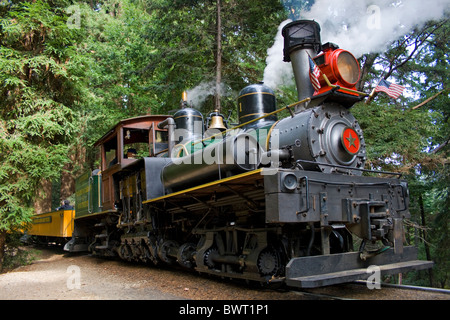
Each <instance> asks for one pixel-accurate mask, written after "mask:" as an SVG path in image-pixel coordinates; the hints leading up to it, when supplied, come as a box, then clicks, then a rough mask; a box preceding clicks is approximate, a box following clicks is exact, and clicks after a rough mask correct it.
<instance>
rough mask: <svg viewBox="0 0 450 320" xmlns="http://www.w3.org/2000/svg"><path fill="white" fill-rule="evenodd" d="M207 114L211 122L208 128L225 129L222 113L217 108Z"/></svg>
mask: <svg viewBox="0 0 450 320" xmlns="http://www.w3.org/2000/svg"><path fill="white" fill-rule="evenodd" d="M209 116H210V118H211V122H210V125H209V128H208V129H218V130H227V127H225V125H224V124H223V115H221V114H220V113H219V111H218V110H214V112H212V113H211V114H210V115H209Z"/></svg>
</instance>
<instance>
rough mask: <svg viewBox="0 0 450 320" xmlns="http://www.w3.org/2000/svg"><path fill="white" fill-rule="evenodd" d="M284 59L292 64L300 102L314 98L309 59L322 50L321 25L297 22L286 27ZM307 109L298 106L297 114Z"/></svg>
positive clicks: (283, 32)
mask: <svg viewBox="0 0 450 320" xmlns="http://www.w3.org/2000/svg"><path fill="white" fill-rule="evenodd" d="M282 34H283V37H284V50H283V53H284V58H283V60H284V61H286V62H289V61H291V62H292V69H293V71H294V77H295V83H296V85H297V93H298V100H299V101H300V100H303V99H306V98H309V97H312V96H313V94H314V88H313V86H312V85H311V80H310V79H309V58H308V56H311V58H313V57H315V56H316V55H317V54H318V53H319V52H320V51H321V50H322V45H321V42H320V25H319V24H318V23H317V22H315V21H313V20H297V21H294V22H291V23H289V24H287V25H286V26H284V28H283V30H282ZM304 108H305V106H304V105H298V106H297V107H296V110H295V111H296V112H299V111H301V110H303V109H304Z"/></svg>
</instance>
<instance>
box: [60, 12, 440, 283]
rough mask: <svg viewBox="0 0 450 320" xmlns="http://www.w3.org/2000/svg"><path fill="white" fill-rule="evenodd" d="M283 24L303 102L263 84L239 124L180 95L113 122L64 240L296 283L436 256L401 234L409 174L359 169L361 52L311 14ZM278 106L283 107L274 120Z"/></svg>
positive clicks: (243, 105)
mask: <svg viewBox="0 0 450 320" xmlns="http://www.w3.org/2000/svg"><path fill="white" fill-rule="evenodd" d="M283 35H284V37H285V48H284V55H285V60H286V61H292V66H293V69H294V74H295V79H296V84H297V89H298V97H299V101H298V102H296V103H294V104H292V105H290V106H287V107H285V108H281V109H277V108H276V99H275V95H274V92H273V91H272V90H271V89H270V88H268V87H267V86H265V85H264V84H262V83H259V84H254V85H250V86H248V87H246V88H244V89H243V90H242V91H241V93H240V94H239V98H238V106H237V107H238V115H239V124H238V125H237V126H235V127H233V128H227V127H226V126H225V125H224V124H223V116H222V115H221V114H219V113H218V112H213V113H212V114H211V115H210V116H209V117H208V118H207V119H204V118H203V115H202V114H201V113H200V112H198V111H197V110H195V109H193V108H189V107H187V106H185V105H184V106H183V108H181V109H180V110H178V111H177V112H176V113H175V114H174V115H173V116H143V117H138V118H133V119H127V120H123V121H121V122H120V123H119V124H118V125H117V126H116V127H115V128H114V129H112V130H111V131H110V132H108V133H107V134H106V135H105V136H104V137H102V138H101V139H100V140H99V141H98V142H97V143H96V146H98V147H99V148H100V150H101V158H102V168H101V171H98V170H96V171H95V172H92V173H91V172H88V173H87V174H86V175H84V176H82V177H81V178H80V179H78V182H77V192H76V195H77V199H76V217H75V229H74V232H73V237H72V239H71V241H70V242H68V243H67V245H66V246H65V249H66V250H68V251H82V250H88V251H90V252H92V253H94V254H97V255H104V256H116V255H117V256H119V257H121V258H122V259H125V260H130V261H144V262H149V263H153V264H161V263H163V264H164V263H165V264H179V265H181V266H183V267H185V268H188V269H193V270H196V271H199V272H201V273H208V274H215V275H219V276H223V277H227V278H239V279H245V280H254V281H259V282H264V283H268V282H284V283H286V284H288V285H289V286H294V287H317V286H324V285H330V284H335V283H342V282H349V281H354V280H357V279H367V278H368V277H369V276H370V273H368V272H367V267H368V266H371V265H376V266H379V270H380V272H381V273H382V274H388V273H400V272H405V271H408V270H418V269H425V268H430V267H431V265H432V262H429V261H420V260H417V249H416V248H414V247H411V246H404V245H403V236H404V231H403V220H404V219H405V218H408V217H409V211H408V200H409V199H408V187H407V184H406V182H405V181H403V180H401V179H399V178H398V176H397V175H395V174H392V175H388V176H387V177H386V174H381V173H379V172H372V176H369V175H363V173H364V172H366V171H368V170H365V169H364V163H365V160H366V149H365V141H364V137H363V133H362V130H361V128H360V126H359V124H358V121H357V120H356V119H355V118H354V116H353V115H352V114H351V113H350V108H351V107H352V106H353V105H354V104H355V103H356V102H358V101H360V100H362V99H363V97H364V95H363V94H361V93H359V92H357V91H356V90H355V88H354V86H355V84H356V82H357V81H358V79H359V73H360V70H359V65H358V62H357V60H356V59H355V58H354V57H353V56H352V55H351V53H349V52H348V51H345V50H342V49H339V48H338V47H337V46H336V45H334V44H330V43H328V44H324V45H322V44H321V41H320V26H319V25H318V24H317V23H316V22H314V21H305V20H300V21H295V22H292V23H290V24H288V25H286V26H285V27H284V29H283ZM311 59H312V60H311ZM312 61H314V63H315V64H317V65H318V67H319V68H320V70H321V76H320V77H319V81H320V84H321V88H320V90H317V91H315V90H314V88H313V87H312V85H311V80H310V78H309V69H310V65H311V62H312ZM282 110H287V111H289V114H290V115H289V116H287V117H285V118H283V119H278V114H279V112H280V111H282ZM205 120H206V122H207V123H208V124H209V126H208V127H207V128H206V129H207V130H204V129H205ZM135 153H137V154H138V156H139V155H141V157H137V158H135Z"/></svg>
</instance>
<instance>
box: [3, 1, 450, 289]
mask: <svg viewBox="0 0 450 320" xmlns="http://www.w3.org/2000/svg"><path fill="white" fill-rule="evenodd" d="M349 3H350V1H347V2H342V3H341V4H340V5H339V6H337V5H336V4H334V5H333V2H332V1H328V0H316V1H313V0H309V1H308V0H254V1H238V0H153V1H150V0H148V1H145V0H110V1H95V0H87V1H70V0H52V1H44V0H33V1H31V0H30V1H19V0H1V1H0V45H1V47H0V270H1V266H2V262H3V260H4V256H5V255H4V253H5V248H7V246H6V245H5V244H6V243H7V239H8V237H7V235H8V234H9V232H10V231H14V230H17V229H18V228H20V227H22V226H23V224H24V223H27V222H30V217H31V215H32V214H34V213H39V212H46V211H51V210H52V209H55V207H56V206H58V205H59V203H60V200H61V199H67V198H69V199H72V200H73V193H74V177H76V176H77V175H79V174H80V173H81V172H83V170H85V169H87V168H93V167H94V166H95V164H96V161H97V160H96V154H95V150H93V149H92V144H93V142H95V141H96V140H97V139H98V138H99V137H101V136H102V135H103V134H104V133H105V132H107V130H109V129H110V128H111V127H112V126H114V125H115V124H116V123H117V122H118V121H119V120H121V119H124V118H129V117H135V116H139V115H143V114H173V112H174V110H176V109H178V108H179V104H180V99H181V93H182V91H184V90H187V91H188V100H190V103H192V104H193V106H195V107H196V108H197V109H199V110H200V111H201V112H202V113H204V114H208V113H209V112H212V111H213V110H214V109H215V108H219V109H220V110H221V112H222V113H223V114H225V115H228V113H229V112H230V111H231V112H232V113H231V119H232V120H236V116H237V114H236V111H235V109H236V98H237V95H238V93H239V91H240V90H241V89H242V88H244V87H245V86H246V85H248V84H252V83H256V82H259V81H261V80H264V81H267V83H270V85H271V86H272V87H273V89H274V90H275V92H276V95H277V104H278V106H279V107H282V106H285V105H288V104H290V103H292V102H294V101H296V98H297V97H296V95H297V93H296V89H295V85H294V82H293V80H292V74H291V73H290V72H289V69H290V66H289V64H287V63H284V62H282V61H280V60H281V59H282V58H281V57H282V47H281V48H280V47H278V46H277V41H276V39H277V37H276V36H277V32H278V30H279V26H280V24H282V23H286V19H291V20H297V19H301V18H308V19H311V18H315V19H317V20H318V21H319V22H320V23H321V26H322V31H324V34H325V37H330V39H332V40H333V39H337V40H340V39H342V43H341V42H336V43H337V44H338V45H340V46H341V47H343V48H344V49H348V50H350V51H352V49H353V50H357V51H358V52H357V54H358V59H359V61H360V63H361V71H362V77H361V80H360V81H359V83H358V89H359V90H361V91H365V92H368V93H369V92H371V91H372V89H373V88H374V87H375V86H376V84H377V83H378V81H379V80H380V79H381V78H384V79H388V80H389V81H391V82H394V83H397V84H400V85H403V86H405V87H406V90H405V92H404V94H403V95H402V96H401V97H400V98H399V99H392V98H390V97H388V96H387V95H386V94H384V93H380V94H375V95H374V96H373V97H372V98H371V99H370V101H368V103H364V102H361V103H359V104H357V105H355V106H354V107H353V108H352V113H353V114H354V115H355V116H356V118H357V119H358V121H359V123H360V125H361V127H362V129H363V132H364V137H365V140H366V144H367V151H368V161H367V163H366V166H367V168H376V169H381V170H387V171H398V172H401V173H403V177H404V178H406V179H407V180H408V182H409V186H410V193H411V213H412V218H411V219H410V220H409V221H408V226H407V234H406V241H407V242H408V243H410V244H415V245H418V246H419V248H420V252H421V258H422V259H428V260H433V261H434V262H435V264H436V266H435V268H434V269H433V271H431V272H427V271H424V272H418V273H411V274H409V275H408V279H406V280H405V281H406V282H409V283H413V284H418V285H432V286H435V287H445V288H449V287H450V279H449V276H450V264H449V256H450V233H449V221H450V209H449V208H450V193H449V191H450V189H449V186H450V174H449V168H450V167H449V164H450V163H449V156H450V149H449V142H450V118H449V117H450V104H449V90H448V88H449V52H450V50H449V49H450V48H449V46H450V41H449V33H450V23H449V10H448V9H449V8H448V4H445V1H441V0H434V1H430V2H424V4H421V3H420V1H416V0H409V1H401V0H395V1H394V0H374V1H357V2H356V1H355V2H354V3H353V4H352V5H351V6H349ZM355 3H358V5H356V4H355ZM425 3H426V5H427V7H422V6H424V5H425ZM411 5H412V6H413V7H412V11H411ZM431 8H433V10H435V11H433V12H431V11H432V9H431ZM355 10H356V11H355ZM358 10H359V11H358ZM414 12H416V13H419V14H421V18H420V19H419V18H416V17H414ZM425 12H430V14H426V13H425ZM393 13H394V14H395V15H393V16H390V15H391V14H393ZM424 13H425V14H424ZM402 19H404V20H402ZM388 22H389V23H388ZM342 35H343V36H347V37H341V36H342ZM379 35H382V36H383V37H381V38H380V39H379ZM386 35H388V37H386ZM278 38H279V37H278ZM322 38H324V36H323V35H322ZM323 40H324V39H323ZM372 40H377V41H378V43H376V42H372ZM278 42H279V41H278ZM323 42H324V41H323ZM354 53H355V54H356V52H354ZM273 61H275V64H274V65H272V62H273ZM283 64H284V65H283ZM271 75H273V76H276V77H275V79H269V78H270V76H271ZM50 195H53V198H51V197H50ZM71 197H72V198H71ZM72 202H73V201H72Z"/></svg>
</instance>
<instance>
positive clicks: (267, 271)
mask: <svg viewBox="0 0 450 320" xmlns="http://www.w3.org/2000/svg"><path fill="white" fill-rule="evenodd" d="M257 263H258V271H259V273H260V274H261V275H263V276H275V275H277V274H279V273H280V271H281V259H280V255H279V253H278V252H277V251H276V250H275V249H273V248H266V249H264V250H263V251H261V253H260V254H259V257H258V262H257Z"/></svg>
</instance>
